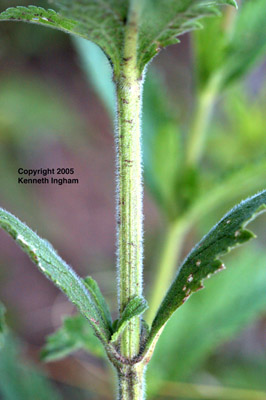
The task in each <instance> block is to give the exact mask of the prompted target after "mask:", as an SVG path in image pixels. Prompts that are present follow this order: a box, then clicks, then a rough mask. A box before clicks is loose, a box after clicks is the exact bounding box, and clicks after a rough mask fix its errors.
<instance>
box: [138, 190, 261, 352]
mask: <svg viewBox="0 0 266 400" xmlns="http://www.w3.org/2000/svg"><path fill="white" fill-rule="evenodd" d="M265 208H266V191H263V192H261V193H259V194H257V195H255V196H253V197H251V198H249V199H247V200H245V201H242V202H241V203H240V204H239V205H237V206H236V207H234V208H233V209H232V210H231V211H229V212H228V213H227V214H226V215H225V216H224V217H223V218H222V219H221V221H220V222H219V223H218V224H217V225H215V226H214V227H213V228H212V229H211V230H210V232H209V233H208V234H207V235H206V236H204V237H203V239H202V240H201V241H200V242H199V243H198V244H197V245H196V246H195V247H194V249H192V251H191V252H190V253H189V255H188V256H187V258H186V259H185V260H184V261H183V263H182V265H181V267H180V269H179V271H178V273H177V276H176V278H175V279H174V281H173V283H172V285H171V287H170V288H169V290H168V292H167V294H166V296H165V298H164V300H163V301H162V303H161V305H160V307H159V310H158V311H157V314H156V316H155V318H154V321H153V323H152V327H151V333H150V337H149V339H148V343H147V347H146V348H149V346H151V345H152V343H153V340H154V339H155V338H158V335H159V331H160V330H162V329H163V326H164V325H165V323H166V322H167V321H168V319H169V318H170V317H171V315H172V314H173V313H174V312H175V311H176V309H177V308H178V307H180V306H181V305H182V304H184V303H185V301H186V300H187V299H188V298H189V297H190V295H191V294H192V293H193V292H197V291H198V290H200V289H202V288H203V287H204V286H203V283H202V282H203V279H206V278H208V277H210V276H211V275H212V274H213V273H216V272H219V271H221V270H223V269H224V268H225V267H224V265H223V263H222V262H221V260H220V256H222V255H224V254H226V253H228V252H229V251H230V250H231V249H232V248H234V247H236V246H237V245H239V244H242V243H245V242H247V241H248V240H249V239H251V238H252V237H254V234H253V233H252V232H250V231H248V230H246V229H244V228H245V226H246V225H247V224H248V223H249V222H250V221H251V220H253V219H254V218H255V217H256V216H257V215H258V214H259V213H260V212H262V211H264V210H265Z"/></svg>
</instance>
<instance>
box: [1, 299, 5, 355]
mask: <svg viewBox="0 0 266 400" xmlns="http://www.w3.org/2000/svg"><path fill="white" fill-rule="evenodd" d="M5 313H6V309H5V306H4V305H3V304H2V303H0V349H1V348H2V347H3V345H4V341H5V334H6V321H5Z"/></svg>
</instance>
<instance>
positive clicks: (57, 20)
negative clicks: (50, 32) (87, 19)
mask: <svg viewBox="0 0 266 400" xmlns="http://www.w3.org/2000/svg"><path fill="white" fill-rule="evenodd" d="M0 20H1V21H24V22H30V23H33V24H38V25H44V26H48V27H50V28H55V29H59V30H62V31H64V32H67V33H76V30H77V22H76V21H74V20H72V19H70V18H65V17H63V16H61V15H59V14H58V13H57V12H55V11H54V10H51V9H49V10H45V9H44V8H43V7H36V6H28V7H23V6H17V7H10V8H8V9H7V10H6V11H3V12H2V13H1V14H0Z"/></svg>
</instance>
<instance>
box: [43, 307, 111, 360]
mask: <svg viewBox="0 0 266 400" xmlns="http://www.w3.org/2000/svg"><path fill="white" fill-rule="evenodd" d="M46 340H47V343H46V345H45V346H44V348H43V349H42V351H41V358H42V359H43V360H44V361H55V360H60V359H61V358H64V357H66V356H68V355H69V354H71V353H72V352H74V351H76V350H80V349H82V350H86V351H89V352H90V353H91V354H93V355H95V356H97V357H105V352H104V348H103V346H102V345H101V343H100V342H99V340H98V339H97V338H96V336H95V335H94V334H93V331H92V329H91V327H90V325H89V323H88V321H87V320H86V318H84V317H83V316H82V315H80V314H77V315H75V316H73V317H67V318H65V319H64V321H63V326H62V327H61V328H59V329H58V330H57V331H56V332H54V333H52V334H51V335H49V336H48V337H47V338H46Z"/></svg>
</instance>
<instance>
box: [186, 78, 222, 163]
mask: <svg viewBox="0 0 266 400" xmlns="http://www.w3.org/2000/svg"><path fill="white" fill-rule="evenodd" d="M221 80H222V74H221V73H220V72H219V73H218V72H217V73H216V74H214V75H212V77H211V78H210V80H209V82H208V83H207V84H206V85H205V87H204V88H203V89H202V91H201V92H200V93H199V95H198V103H197V106H196V110H195V117H194V120H193V123H192V127H191V131H190V134H189V137H188V142H187V160H186V162H187V166H188V167H192V168H193V167H195V166H196V165H197V164H198V162H199V161H200V158H201V155H202V153H203V150H204V144H205V141H206V133H207V128H208V125H209V122H210V118H211V115H212V111H213V107H214V104H215V100H216V97H217V93H219V88H220V84H221Z"/></svg>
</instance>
